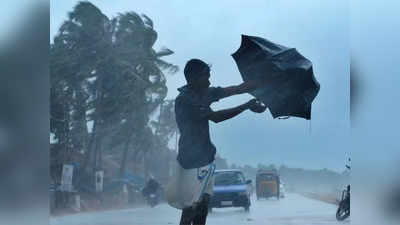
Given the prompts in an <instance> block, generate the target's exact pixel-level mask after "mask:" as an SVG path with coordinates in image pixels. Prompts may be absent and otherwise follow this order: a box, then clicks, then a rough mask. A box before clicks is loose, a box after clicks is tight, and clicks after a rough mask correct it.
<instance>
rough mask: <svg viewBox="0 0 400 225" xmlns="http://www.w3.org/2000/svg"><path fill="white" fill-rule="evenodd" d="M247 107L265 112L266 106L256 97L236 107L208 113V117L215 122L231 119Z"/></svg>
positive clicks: (254, 110)
mask: <svg viewBox="0 0 400 225" xmlns="http://www.w3.org/2000/svg"><path fill="white" fill-rule="evenodd" d="M247 109H251V110H252V111H253V112H264V111H265V109H266V107H265V106H263V105H261V103H259V102H257V101H256V100H255V99H252V100H250V101H248V102H246V103H244V104H242V105H239V106H237V107H234V108H230V109H224V110H219V111H215V112H211V113H210V114H209V115H208V119H209V120H211V121H213V122H214V123H219V122H222V121H225V120H228V119H231V118H233V117H235V116H237V115H239V114H240V113H242V112H243V111H245V110H247Z"/></svg>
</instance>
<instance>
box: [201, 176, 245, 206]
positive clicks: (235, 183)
mask: <svg viewBox="0 0 400 225" xmlns="http://www.w3.org/2000/svg"><path fill="white" fill-rule="evenodd" d="M214 176H215V185H214V194H213V195H212V197H211V200H210V204H209V205H208V209H209V211H210V212H211V211H212V208H224V207H243V208H244V209H245V211H246V212H248V211H249V210H250V205H251V202H250V188H249V184H251V182H252V181H251V180H246V179H245V177H244V175H243V172H242V171H240V170H216V171H215V174H214Z"/></svg>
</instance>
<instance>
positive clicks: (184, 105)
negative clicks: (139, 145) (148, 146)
mask: <svg viewBox="0 0 400 225" xmlns="http://www.w3.org/2000/svg"><path fill="white" fill-rule="evenodd" d="M178 91H179V92H180V94H179V95H178V97H176V99H175V118H176V123H177V125H178V128H179V132H180V135H181V136H180V138H179V152H178V158H177V159H178V162H179V163H180V165H181V166H182V167H183V168H184V169H193V168H199V167H202V166H206V165H208V164H210V163H211V162H212V161H214V158H215V153H216V148H215V146H214V144H213V143H212V142H211V140H210V130H209V129H210V128H209V124H208V118H207V115H208V114H209V113H210V112H212V110H211V108H210V105H211V103H213V102H216V101H218V100H219V99H221V98H222V96H223V94H224V92H223V89H222V88H221V87H209V88H208V91H207V92H206V93H205V94H203V95H202V96H200V95H199V94H198V93H196V92H194V91H193V90H192V89H191V88H189V87H188V86H184V87H181V88H179V89H178Z"/></svg>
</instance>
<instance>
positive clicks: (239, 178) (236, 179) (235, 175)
mask: <svg viewBox="0 0 400 225" xmlns="http://www.w3.org/2000/svg"><path fill="white" fill-rule="evenodd" d="M235 184H244V176H243V174H242V173H241V172H217V173H215V185H216V186H218V185H235Z"/></svg>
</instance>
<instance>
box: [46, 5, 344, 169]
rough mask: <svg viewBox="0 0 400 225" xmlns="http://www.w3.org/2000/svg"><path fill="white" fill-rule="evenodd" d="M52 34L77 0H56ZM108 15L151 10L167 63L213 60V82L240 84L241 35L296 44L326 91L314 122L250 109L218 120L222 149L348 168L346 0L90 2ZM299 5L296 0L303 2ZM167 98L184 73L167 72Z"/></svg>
mask: <svg viewBox="0 0 400 225" xmlns="http://www.w3.org/2000/svg"><path fill="white" fill-rule="evenodd" d="M50 2H51V17H50V37H51V38H52V37H54V35H55V34H56V33H57V30H58V28H59V27H60V25H61V24H62V22H63V21H64V20H65V19H67V13H68V12H69V11H71V10H72V8H73V6H74V5H75V4H76V3H77V2H78V1H54V0H51V1H50ZM91 2H92V3H93V4H95V5H96V6H97V7H98V8H99V9H100V10H101V11H102V12H103V13H104V14H105V15H107V16H108V17H109V18H111V17H113V16H115V15H117V13H120V12H127V11H135V12H137V13H144V14H146V15H147V16H149V17H150V18H151V19H152V20H153V22H154V28H155V30H156V31H157V32H158V40H157V43H156V46H155V48H156V49H160V48H161V47H164V46H165V47H168V48H170V49H171V50H173V51H174V52H175V54H174V55H172V56H169V57H166V58H165V60H167V61H169V62H171V63H174V64H176V65H178V66H179V67H180V68H181V69H182V68H183V67H184V65H185V63H186V61H188V60H189V59H190V58H200V59H203V60H204V61H206V62H208V63H211V64H212V65H213V67H212V77H211V83H212V85H213V86H227V85H232V84H239V83H240V82H241V81H242V80H241V76H240V74H239V71H238V70H237V67H236V64H235V62H234V60H233V58H232V57H231V54H232V53H233V52H235V51H236V50H237V49H238V47H239V46H240V41H241V40H240V38H241V37H240V35H241V34H247V35H253V36H260V37H263V38H267V39H269V40H271V41H273V42H276V43H279V44H282V45H285V46H288V47H295V48H297V50H298V51H300V53H302V54H303V55H304V56H305V57H307V58H308V59H310V60H311V61H312V62H313V67H314V73H315V76H316V78H317V80H318V81H319V82H320V84H321V90H320V92H319V94H318V96H317V97H316V99H315V100H314V103H313V108H312V120H311V122H310V121H306V120H303V119H296V118H290V119H288V120H277V119H276V120H273V119H272V117H271V115H270V113H269V112H268V111H267V112H266V113H263V114H254V113H252V112H245V113H243V114H241V115H240V116H238V117H236V118H234V119H232V120H229V121H225V122H223V123H220V124H213V123H212V122H211V126H210V127H211V136H212V140H213V142H214V144H215V145H216V147H217V151H218V153H219V154H220V155H221V156H222V157H224V158H226V159H227V160H228V162H229V163H235V164H240V165H244V164H251V165H253V166H255V165H257V163H265V164H270V163H274V164H276V165H281V164H285V165H287V166H290V167H303V168H311V169H322V168H328V169H333V170H336V171H343V169H344V164H345V162H346V158H347V157H349V156H350V154H349V152H350V149H349V148H350V143H349V140H350V139H349V134H350V129H349V128H350V116H349V114H350V113H349V112H350V106H349V100H350V99H349V96H350V95H349V94H350V87H349V59H350V58H349V55H350V54H349V35H350V33H349V9H348V2H347V1H345V0H336V1H315V0H301V1H300V0H299V1H293V0H281V1H269V0H262V1H256V0H252V1H239V0H236V1H234V0H219V1H212V0H203V1H190V2H189V1H183V0H169V1H161V0H147V1H128V0H125V1H123V0H113V1H91ZM296 2H297V3H296ZM167 80H168V82H167V85H168V89H169V93H168V98H169V99H173V98H175V97H176V95H177V94H178V92H177V90H176V89H177V88H178V87H180V86H182V85H184V84H185V79H184V76H183V73H182V70H181V71H180V72H178V73H177V74H175V75H172V76H168V77H167ZM250 98H251V96H250V95H247V94H245V95H243V96H235V97H231V98H230V99H224V100H221V101H220V102H218V103H215V104H214V105H212V108H213V109H215V110H216V109H222V108H225V107H232V106H236V105H238V104H241V103H243V102H245V101H247V100H249V99H250Z"/></svg>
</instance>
